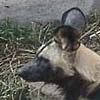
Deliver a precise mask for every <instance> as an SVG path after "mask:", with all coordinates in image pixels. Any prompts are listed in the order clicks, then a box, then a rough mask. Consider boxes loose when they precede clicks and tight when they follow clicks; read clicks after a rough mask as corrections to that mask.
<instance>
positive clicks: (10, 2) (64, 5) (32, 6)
mask: <svg viewBox="0 0 100 100" xmlns="http://www.w3.org/2000/svg"><path fill="white" fill-rule="evenodd" d="M76 6H77V7H79V8H81V9H82V11H83V12H84V13H85V14H88V13H89V12H90V10H92V9H96V10H97V12H100V0H0V19H4V18H5V17H6V16H8V17H11V18H13V19H14V20H16V21H18V22H31V21H33V20H34V21H42V22H45V21H46V22H47V21H53V20H60V18H61V16H62V13H63V12H64V11H66V10H68V9H69V8H71V7H76Z"/></svg>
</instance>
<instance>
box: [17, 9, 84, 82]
mask: <svg viewBox="0 0 100 100" xmlns="http://www.w3.org/2000/svg"><path fill="white" fill-rule="evenodd" d="M61 22H62V25H61V26H59V27H57V28H56V29H55V31H54V38H53V39H52V40H51V41H49V42H48V43H47V44H45V45H44V46H41V47H40V48H39V50H38V52H37V56H36V59H35V60H34V61H31V62H29V63H27V64H25V65H24V66H23V67H22V68H20V69H19V70H18V75H19V76H20V77H22V78H23V79H24V80H26V81H30V82H36V81H45V82H53V83H59V82H62V81H63V80H65V79H66V78H68V77H69V76H70V77H71V76H73V75H74V70H73V69H72V66H73V60H74V53H75V52H76V51H77V49H78V48H79V46H80V42H79V38H80V33H81V31H82V30H83V29H84V27H85V17H84V14H83V13H82V11H81V10H80V9H79V8H71V9H70V10H68V11H66V12H65V13H64V14H63V16H62V21H61Z"/></svg>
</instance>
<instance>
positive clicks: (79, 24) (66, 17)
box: [61, 7, 86, 33]
mask: <svg viewBox="0 0 100 100" xmlns="http://www.w3.org/2000/svg"><path fill="white" fill-rule="evenodd" d="M61 22H62V24H63V25H69V26H71V27H73V28H75V29H76V30H78V31H79V32H80V33H81V32H82V31H83V30H84V29H85V27H86V18H85V15H84V13H83V12H82V11H81V9H79V8H77V7H73V8H71V9H69V10H67V11H66V12H64V13H63V15H62V19H61Z"/></svg>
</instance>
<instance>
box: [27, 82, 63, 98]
mask: <svg viewBox="0 0 100 100" xmlns="http://www.w3.org/2000/svg"><path fill="white" fill-rule="evenodd" d="M29 87H30V97H31V98H32V100H34V99H33V97H36V96H37V95H38V93H39V98H40V97H43V95H44V96H46V98H47V99H46V100H63V99H64V94H63V93H62V91H63V90H62V88H59V87H58V86H57V85H55V84H45V83H44V82H35V83H29ZM41 95H42V96H41ZM36 98H38V97H36Z"/></svg>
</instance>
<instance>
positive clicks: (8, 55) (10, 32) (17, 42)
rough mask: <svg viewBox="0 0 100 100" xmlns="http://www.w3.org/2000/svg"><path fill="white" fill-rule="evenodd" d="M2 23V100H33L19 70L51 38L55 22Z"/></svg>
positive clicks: (0, 40)
mask: <svg viewBox="0 0 100 100" xmlns="http://www.w3.org/2000/svg"><path fill="white" fill-rule="evenodd" d="M35 24H36V23H32V24H31V25H19V24H17V23H15V22H13V21H12V20H10V19H9V18H6V19H5V20H3V21H1V22H0V100H29V92H28V88H27V85H25V83H24V82H23V81H22V80H21V79H19V78H18V77H17V76H16V75H15V73H16V70H17V68H18V67H20V66H21V65H23V64H24V63H26V62H28V61H29V60H30V59H32V58H34V54H35V51H36V49H37V48H38V47H39V46H40V45H41V44H43V43H44V42H46V41H47V40H48V39H49V38H50V37H51V31H52V27H51V25H49V24H48V25H45V26H42V25H37V26H36V25H35Z"/></svg>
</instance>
